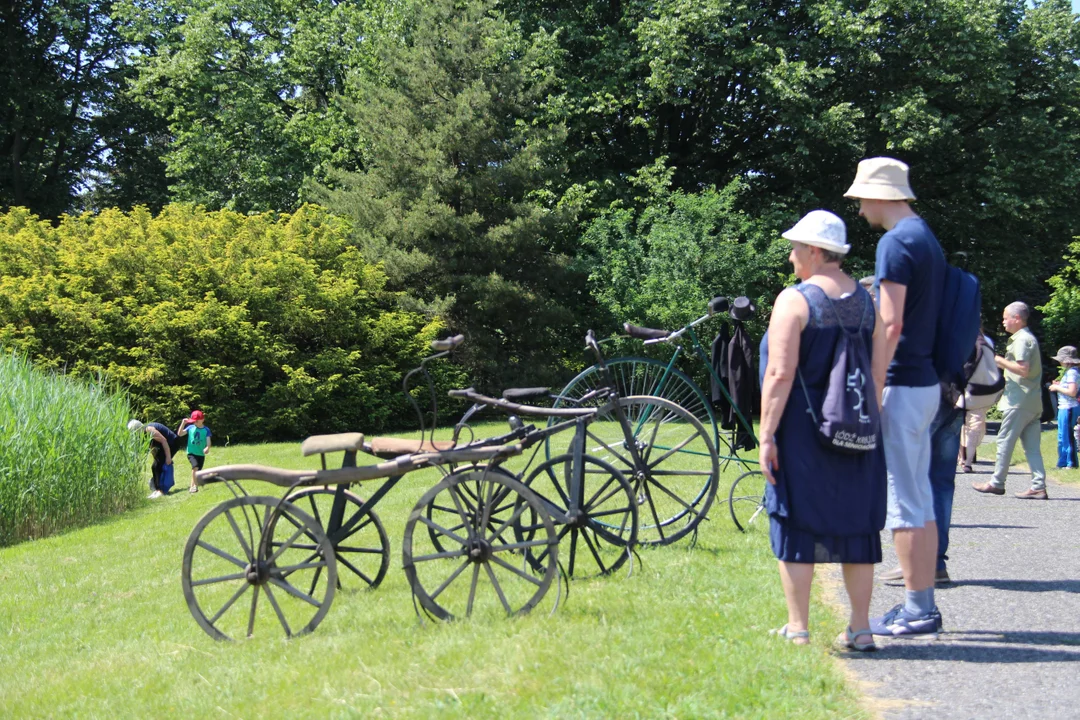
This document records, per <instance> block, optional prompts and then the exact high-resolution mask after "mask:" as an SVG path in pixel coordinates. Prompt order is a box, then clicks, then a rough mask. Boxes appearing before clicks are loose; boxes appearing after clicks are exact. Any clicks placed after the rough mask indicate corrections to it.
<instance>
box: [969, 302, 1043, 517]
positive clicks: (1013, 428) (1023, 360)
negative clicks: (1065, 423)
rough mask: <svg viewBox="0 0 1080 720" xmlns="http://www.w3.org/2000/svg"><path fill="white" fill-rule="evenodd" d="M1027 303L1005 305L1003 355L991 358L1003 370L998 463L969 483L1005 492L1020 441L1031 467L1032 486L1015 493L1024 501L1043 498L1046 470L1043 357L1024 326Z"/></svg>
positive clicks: (986, 490) (994, 492)
mask: <svg viewBox="0 0 1080 720" xmlns="http://www.w3.org/2000/svg"><path fill="white" fill-rule="evenodd" d="M1030 312H1031V311H1030V310H1029V309H1028V306H1027V305H1025V304H1024V303H1022V302H1014V303H1012V304H1011V305H1009V306H1008V307H1006V308H1005V312H1004V313H1002V318H1001V322H1002V325H1004V327H1005V331H1006V332H1008V333H1009V334H1010V335H1011V336H1012V337H1011V338H1009V344H1008V347H1007V348H1006V350H1005V355H1004V356H1001V355H998V356H997V357H995V358H994V361H995V362H996V363H997V366H998V367H999V368H1001V369H1002V370H1003V371H1004V372H1005V394H1004V395H1002V396H1001V400H1000V401H999V402H998V410H1000V411H1001V412H1002V415H1003V417H1002V420H1001V428H1000V429H999V430H998V436H997V462H996V463H995V465H994V475H993V477H992V478H991V479H990V482H987V483H972V484H971V486H972V487H973V488H975V489H976V490H978V491H979V492H981V493H989V494H991V495H1004V494H1005V476H1006V475H1007V474H1008V472H1009V462H1010V461H1011V460H1012V453H1013V449H1014V448H1015V447H1016V441H1017V440H1019V441H1020V444H1021V445H1022V446H1023V448H1024V454H1025V455H1026V456H1027V461H1028V467H1030V468H1031V488H1030V489H1028V490H1024V491H1023V492H1018V493H1016V497H1018V498H1022V499H1024V500H1046V499H1047V495H1046V470H1045V469H1043V460H1042V450H1041V449H1040V448H1039V434H1040V432H1041V429H1040V424H1039V419H1040V417H1041V416H1042V391H1041V389H1040V387H1039V381H1040V379H1041V378H1042V359H1041V357H1040V355H1039V341H1038V340H1036V339H1035V336H1034V335H1032V334H1031V331H1030V330H1028V329H1027V324H1028V316H1029V315H1030Z"/></svg>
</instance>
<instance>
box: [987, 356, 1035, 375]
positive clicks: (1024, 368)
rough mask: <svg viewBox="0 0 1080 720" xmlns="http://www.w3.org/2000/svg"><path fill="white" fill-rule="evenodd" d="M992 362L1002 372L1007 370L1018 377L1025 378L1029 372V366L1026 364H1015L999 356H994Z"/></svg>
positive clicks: (1014, 361)
mask: <svg viewBox="0 0 1080 720" xmlns="http://www.w3.org/2000/svg"><path fill="white" fill-rule="evenodd" d="M994 362H995V363H996V364H997V366H998V367H999V368H1001V369H1002V370H1008V371H1009V372H1011V373H1016V374H1017V375H1019V376H1020V377H1025V378H1026V377H1027V376H1028V372H1030V371H1031V365H1029V364H1028V363H1026V362H1017V361H1016V360H1008V359H1006V358H1003V357H1001V356H1000V355H995V356H994Z"/></svg>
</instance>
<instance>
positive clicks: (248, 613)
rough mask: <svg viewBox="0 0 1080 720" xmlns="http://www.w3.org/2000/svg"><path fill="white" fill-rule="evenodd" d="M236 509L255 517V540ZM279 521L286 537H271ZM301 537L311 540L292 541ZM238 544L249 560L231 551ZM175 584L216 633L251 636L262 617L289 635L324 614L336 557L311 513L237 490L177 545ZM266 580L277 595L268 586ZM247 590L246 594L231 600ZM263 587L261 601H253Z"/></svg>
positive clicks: (308, 627)
mask: <svg viewBox="0 0 1080 720" xmlns="http://www.w3.org/2000/svg"><path fill="white" fill-rule="evenodd" d="M236 512H240V513H242V514H243V515H244V516H245V517H248V518H254V519H255V520H256V522H257V523H258V526H259V528H260V533H261V537H259V538H257V539H256V540H257V542H256V543H255V544H254V545H252V544H251V542H250V540H249V538H247V537H246V535H245V533H244V532H243V528H242V526H241V525H240V523H238V522H237V520H236V518H235V517H234V514H235V513H236ZM281 528H289V529H290V530H291V532H290V533H289V538H288V539H287V540H286V541H284V542H280V541H279V542H277V543H275V542H274V538H273V532H274V531H275V529H281ZM307 538H311V539H312V540H313V542H312V543H307V542H298V541H299V540H302V539H307ZM245 548H246V549H249V550H250V551H251V552H252V554H253V557H252V560H251V561H250V562H243V561H241V560H239V559H238V558H237V554H244V553H245V552H246V550H245ZM238 566H239V567H240V568H241V569H242V572H237V571H236V568H237V567H238ZM181 585H182V586H183V590H184V599H185V600H186V601H187V604H188V609H189V610H190V611H191V614H192V616H193V617H194V618H195V621H196V622H197V623H198V624H199V626H200V627H201V628H202V629H203V630H204V631H205V632H206V633H207V634H208V635H210V636H211V637H213V638H215V639H218V640H230V639H233V638H239V637H250V636H252V635H254V634H256V633H257V632H259V628H261V627H263V626H264V625H265V624H266V623H267V622H270V623H271V624H272V625H276V626H280V627H281V628H282V630H283V631H284V632H285V635H286V636H293V635H297V634H304V633H308V632H311V631H312V630H314V629H315V627H316V626H317V625H318V624H319V623H320V622H321V621H322V619H323V617H325V615H326V613H327V611H328V610H329V608H330V604H331V603H332V602H333V598H334V590H335V588H336V586H337V564H336V560H335V556H334V552H333V548H332V547H331V544H330V541H329V538H327V537H326V534H325V533H324V532H323V530H322V528H321V527H320V526H319V525H318V524H317V523H316V521H315V519H314V518H313V517H312V516H310V515H308V514H307V513H305V512H303V511H302V510H300V509H299V508H298V507H297V506H295V505H293V504H292V503H290V502H288V501H287V500H278V499H277V498H272V497H260V496H250V495H244V496H239V497H234V498H232V499H230V500H226V501H225V502H223V503H221V504H220V505H217V506H216V507H214V508H212V509H211V510H210V511H209V512H207V513H206V514H205V515H204V516H203V517H202V518H201V519H200V520H199V522H198V523H196V525H195V528H194V529H193V530H192V532H191V535H190V536H189V537H188V540H187V543H186V544H185V546H184V563H183V569H182V572H181ZM271 586H272V587H273V588H274V589H275V590H277V589H280V590H282V591H283V593H284V595H279V594H276V593H274V592H271V590H270V588H271ZM301 587H303V588H304V589H303V590H301V589H300V588H301ZM249 590H250V591H251V598H250V600H249V601H247V602H244V603H240V602H238V601H239V600H240V599H241V598H242V597H243V596H244V595H245V593H247V592H248V591H249ZM263 591H266V592H265V595H266V602H260V600H261V597H260V596H261V595H262V594H263Z"/></svg>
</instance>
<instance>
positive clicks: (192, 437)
mask: <svg viewBox="0 0 1080 720" xmlns="http://www.w3.org/2000/svg"><path fill="white" fill-rule="evenodd" d="M205 417H206V416H205V415H203V411H202V410H195V411H193V412H192V413H191V417H190V418H184V419H183V420H181V421H180V427H179V428H177V430H176V434H177V435H179V436H180V437H184V436H185V435H186V436H187V458H188V462H190V463H191V487H190V488H188V492H192V493H195V492H198V491H199V486H198V485H196V484H195V473H197V472H198V471H199V470H202V468H203V463H204V462H205V461H206V453H208V452H210V435H211V433H210V428H208V427H206V426H205V425H204V424H203V420H204V418H205Z"/></svg>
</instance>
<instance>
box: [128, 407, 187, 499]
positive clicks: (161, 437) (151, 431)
mask: <svg viewBox="0 0 1080 720" xmlns="http://www.w3.org/2000/svg"><path fill="white" fill-rule="evenodd" d="M128 430H131V431H132V432H146V433H147V434H148V435H149V436H150V457H152V458H153V463H152V464H151V466H150V491H151V492H150V499H151V500H154V499H156V498H159V497H161V496H162V495H164V494H165V493H167V492H168V491H169V488H170V487H172V482H168V483H164V484H163V483H162V475H163V474H164V473H166V472H171V471H172V462H173V455H175V454H176V453H177V452H178V451H179V450H180V438H179V437H177V435H176V433H174V432H173V431H172V430H170V429H169V428H168V427H166V426H165V425H162V424H161V423H157V422H152V423H142V422H140V421H138V420H131V421H130V422H129V423H128ZM166 468H168V471H166ZM166 484H167V485H168V487H164V486H163V485H166Z"/></svg>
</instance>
